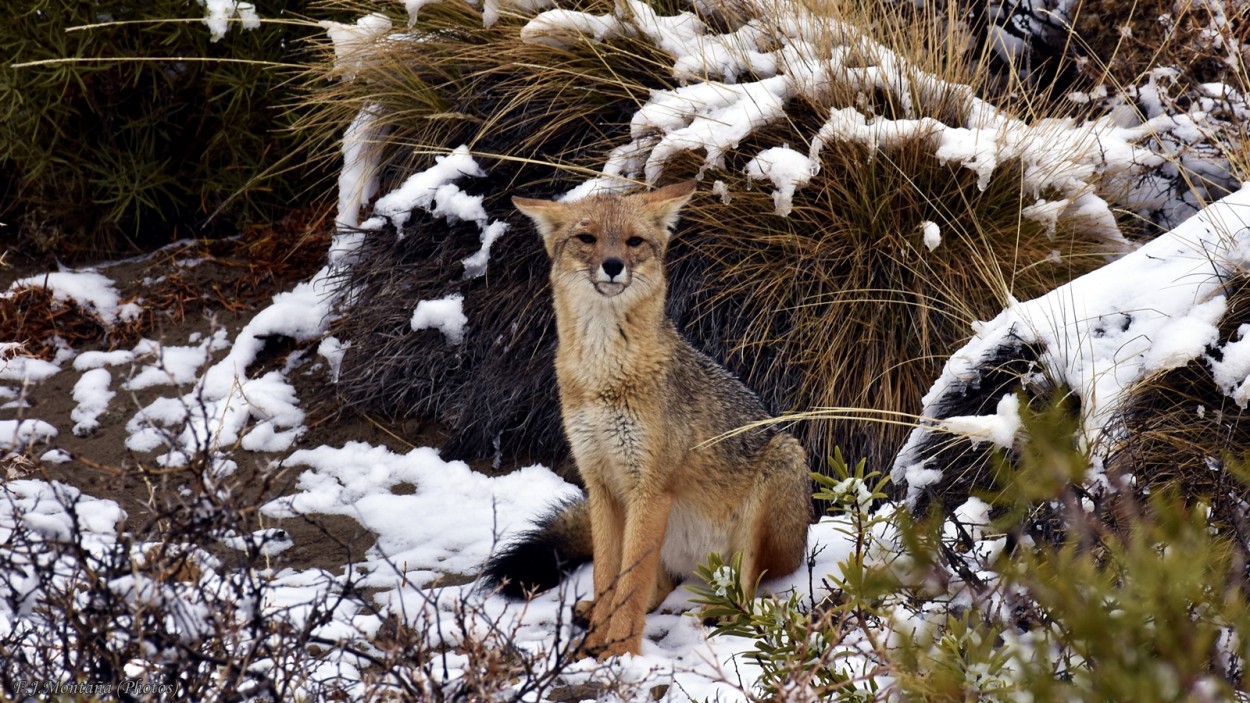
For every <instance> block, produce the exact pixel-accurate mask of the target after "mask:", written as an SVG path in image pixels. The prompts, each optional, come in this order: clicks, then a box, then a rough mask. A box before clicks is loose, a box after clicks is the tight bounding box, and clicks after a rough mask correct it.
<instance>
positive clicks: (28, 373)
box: [0, 356, 61, 383]
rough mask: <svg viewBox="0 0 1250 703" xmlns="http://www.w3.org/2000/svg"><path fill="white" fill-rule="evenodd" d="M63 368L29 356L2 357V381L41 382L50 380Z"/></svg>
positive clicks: (0, 378) (0, 379)
mask: <svg viewBox="0 0 1250 703" xmlns="http://www.w3.org/2000/svg"><path fill="white" fill-rule="evenodd" d="M60 370H61V368H60V367H59V366H57V365H56V364H54V363H52V362H50V361H44V360H43V359H36V358H34V357H29V356H15V357H11V358H8V359H0V381H18V382H20V383H41V382H43V381H46V380H48V379H49V378H51V377H52V376H53V375H55V374H56V373H57V372H59V371H60Z"/></svg>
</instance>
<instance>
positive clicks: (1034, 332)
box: [893, 185, 1250, 499]
mask: <svg viewBox="0 0 1250 703" xmlns="http://www.w3.org/2000/svg"><path fill="white" fill-rule="evenodd" d="M1248 265H1250V185H1247V186H1246V187H1243V188H1242V189H1241V190H1240V191H1238V192H1236V193H1233V194H1232V195H1229V196H1228V197H1226V198H1224V199H1222V200H1220V201H1219V202H1217V203H1214V204H1212V205H1210V206H1208V207H1207V208H1206V209H1204V210H1203V211H1202V212H1200V213H1199V214H1198V215H1196V216H1195V217H1193V218H1190V219H1189V220H1186V221H1185V222H1184V223H1182V224H1181V225H1179V226H1177V227H1176V228H1174V229H1172V230H1171V231H1169V232H1167V233H1166V234H1163V235H1161V236H1159V237H1158V238H1156V239H1154V240H1152V241H1150V242H1148V243H1146V244H1144V245H1142V246H1141V247H1139V248H1138V249H1137V250H1135V251H1133V252H1131V253H1129V254H1127V255H1125V256H1124V257H1122V258H1120V259H1118V260H1116V261H1113V262H1111V263H1109V264H1107V265H1105V266H1103V267H1102V268H1100V269H1097V270H1095V271H1093V272H1091V273H1088V274H1086V275H1084V276H1082V277H1080V278H1078V279H1076V280H1074V281H1072V282H1070V283H1068V284H1067V285H1064V286H1061V287H1059V288H1056V289H1055V290H1053V291H1051V292H1050V293H1048V294H1046V295H1044V296H1042V297H1040V298H1037V299H1035V300H1031V301H1028V302H1024V303H1019V302H1013V303H1012V304H1011V305H1010V306H1009V307H1008V308H1007V309H1006V310H1004V311H1003V312H1002V313H1001V314H999V315H998V317H996V318H995V319H994V320H992V321H990V322H988V323H983V324H981V325H979V326H977V327H976V329H975V330H974V331H975V333H976V334H975V336H974V337H973V339H972V340H971V341H970V342H969V343H968V344H967V345H965V346H964V347H963V348H962V349H960V350H959V351H957V352H956V353H955V354H953V355H952V356H951V358H950V359H949V360H948V361H947V362H946V365H945V367H944V369H943V371H942V374H941V376H940V377H939V378H938V380H937V381H936V382H935V383H934V385H933V387H932V388H931V389H930V390H929V392H928V393H927V394H926V395H925V397H924V398H923V399H922V403H923V404H924V406H925V411H924V414H925V416H926V417H930V418H932V417H933V414H932V413H933V412H934V410H933V408H934V407H935V404H936V403H937V402H938V401H939V400H940V399H942V398H943V397H944V395H945V394H946V393H947V392H948V391H950V390H951V389H952V388H956V387H959V386H960V384H964V383H969V382H972V383H975V381H976V379H977V378H978V376H979V371H978V364H979V362H980V360H982V359H985V358H988V357H989V356H991V355H992V353H993V352H994V350H995V349H997V348H999V347H1001V346H1003V345H1005V344H1007V343H1008V342H1009V340H1019V341H1021V342H1023V343H1025V344H1031V345H1036V346H1039V347H1040V348H1041V350H1042V353H1041V359H1040V363H1041V365H1042V367H1043V371H1044V374H1045V375H1046V377H1047V378H1052V379H1054V380H1055V381H1056V382H1058V383H1060V384H1064V385H1066V386H1067V387H1069V388H1071V389H1072V390H1073V391H1074V392H1075V393H1076V394H1077V395H1078V396H1079V397H1080V400H1081V428H1082V430H1081V437H1080V439H1081V444H1082V446H1083V447H1084V448H1086V449H1087V450H1089V451H1091V452H1092V453H1093V455H1094V456H1095V457H1097V456H1102V455H1103V454H1104V453H1106V452H1108V451H1110V450H1111V449H1112V448H1113V447H1114V446H1115V444H1116V441H1117V438H1116V436H1115V435H1114V431H1113V430H1109V428H1111V427H1113V425H1112V424H1111V423H1110V421H1111V419H1112V418H1113V417H1114V415H1115V413H1116V412H1117V410H1118V409H1119V407H1120V401H1121V400H1122V399H1123V397H1124V394H1125V392H1126V391H1127V390H1128V389H1129V388H1131V387H1132V386H1133V385H1134V384H1135V383H1137V382H1138V381H1139V380H1141V379H1142V378H1144V377H1145V376H1146V375H1147V374H1150V373H1152V372H1156V371H1162V370H1166V369H1170V368H1176V367H1177V366H1180V365H1183V364H1185V363H1188V362H1190V361H1192V360H1194V359H1199V358H1202V357H1203V355H1204V353H1205V351H1206V350H1207V348H1208V347H1210V346H1211V345H1213V344H1214V343H1215V342H1216V341H1217V325H1218V323H1219V321H1220V320H1221V319H1222V317H1223V315H1224V313H1225V310H1226V301H1225V299H1224V293H1223V288H1222V284H1223V281H1225V280H1226V279H1227V278H1228V277H1229V276H1231V275H1233V274H1235V273H1237V272H1239V271H1243V270H1245V268H1246V267H1247V266H1248ZM1246 353H1250V347H1248V346H1247V345H1246V344H1244V342H1233V343H1232V344H1229V345H1228V346H1227V347H1226V352H1224V353H1223V354H1222V358H1223V359H1224V360H1223V361H1215V360H1214V359H1206V362H1207V363H1209V364H1210V365H1211V367H1212V369H1213V371H1214V373H1215V377H1216V381H1217V383H1218V384H1220V385H1221V387H1222V388H1224V389H1225V392H1227V393H1229V394H1230V395H1231V396H1232V397H1233V399H1234V400H1237V401H1238V402H1240V403H1244V402H1247V401H1250V388H1245V383H1246V378H1247V372H1250V359H1247V358H1246V357H1245V356H1244V354H1246ZM1243 389H1244V390H1243ZM1239 394H1240V395H1239ZM1003 400H1004V402H1006V401H1007V399H1006V398H1004V399H1003ZM1009 410H1010V408H1004V407H1003V405H1002V403H1000V405H999V410H998V413H997V414H996V415H995V416H989V417H985V418H981V419H980V420H976V421H974V420H971V419H968V418H947V419H945V420H942V421H940V424H941V425H942V426H943V427H944V428H946V429H950V427H951V425H950V423H951V421H952V420H954V421H955V424H956V426H957V427H961V428H962V429H964V430H968V431H969V432H970V433H971V434H973V435H974V436H976V437H979V438H980V439H983V440H985V439H988V440H990V441H994V442H995V444H997V445H999V446H1009V444H1007V443H1006V442H1005V441H1004V440H1006V439H1007V430H1008V429H1010V427H1011V426H1012V424H1013V423H1014V422H1016V420H1013V419H1012V417H1011V416H1012V415H1013V414H1014V413H1012V412H1008V411H1009ZM976 423H981V428H980V429H979V430H978V429H977V428H976V427H975V426H974V425H975V424H976ZM931 432H932V430H931V429H928V428H923V427H922V428H921V429H918V430H916V431H915V432H913V433H912V435H911V437H910V439H909V440H908V442H907V444H906V445H905V446H904V447H903V449H902V451H901V452H900V453H899V455H898V457H897V458H896V459H895V462H894V471H893V477H894V480H895V481H896V482H898V483H900V484H902V483H905V482H907V481H908V480H909V479H910V478H919V479H920V480H921V482H922V483H923V484H926V485H927V483H928V482H930V481H931V479H932V475H931V474H926V473H921V472H922V471H923V470H926V469H929V468H932V467H926V466H925V460H924V458H923V457H921V456H919V455H918V454H917V453H916V452H917V451H918V450H919V447H920V446H921V445H922V443H923V441H924V439H925V438H926V437H927V435H928V434H930V433H931ZM1095 463H1097V462H1095ZM918 495H919V487H918V486H915V485H911V486H909V488H908V496H909V498H910V499H914V498H915V497H916V496H918Z"/></svg>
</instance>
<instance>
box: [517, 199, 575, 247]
mask: <svg viewBox="0 0 1250 703" xmlns="http://www.w3.org/2000/svg"><path fill="white" fill-rule="evenodd" d="M512 204H513V205H515V206H516V209H518V210H520V211H521V212H522V213H523V214H524V215H525V216H526V217H528V218H530V219H531V220H533V221H534V226H535V227H537V228H538V233H539V234H541V235H542V238H543V241H544V242H546V241H547V239H548V238H549V237H550V236H551V235H552V234H553V233H554V232H555V231H556V230H558V229H560V227H561V226H562V225H563V224H564V221H565V219H566V217H565V216H566V214H567V213H568V211H569V209H568V206H567V205H564V204H563V203H557V202H555V201H553V200H538V199H536V198H521V197H513V198H512ZM548 249H550V247H548Z"/></svg>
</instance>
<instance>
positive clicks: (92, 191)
mask: <svg viewBox="0 0 1250 703" xmlns="http://www.w3.org/2000/svg"><path fill="white" fill-rule="evenodd" d="M309 4H310V3H309V2H308V0H273V1H272V2H259V3H257V13H258V14H259V15H260V17H261V18H262V24H261V26H260V27H259V28H257V29H251V30H244V29H242V28H241V27H240V26H239V23H238V22H237V21H236V22H232V23H231V30H230V31H229V32H228V33H227V34H226V35H225V36H224V37H222V38H221V39H220V40H219V41H216V42H214V41H212V40H211V35H210V32H209V29H208V28H207V27H206V26H205V25H204V23H203V22H202V21H200V20H201V18H203V16H204V9H203V7H201V5H200V4H198V3H196V2H193V1H191V0H154V1H152V2H143V3H139V2H134V0H90V1H86V0H14V2H13V3H10V5H9V6H8V7H7V10H8V12H7V13H6V14H7V17H6V21H5V22H3V23H0V46H4V47H5V58H4V61H3V64H2V65H0V222H4V223H5V224H6V225H7V229H6V239H8V240H9V242H10V243H16V247H17V248H19V249H21V250H25V251H27V252H28V253H39V254H46V253H51V254H55V255H57V256H60V257H63V258H64V257H74V256H76V255H81V254H86V253H95V254H107V253H113V252H121V251H126V250H132V249H135V248H149V247H152V246H155V245H159V244H161V243H164V242H168V241H170V240H171V239H173V238H176V237H180V236H181V237H185V236H188V235H190V234H193V233H195V234H200V233H203V232H205V231H208V232H213V231H220V230H225V229H227V228H228V227H229V226H231V225H235V226H237V225H239V224H242V223H244V222H246V221H248V220H249V219H253V218H273V216H274V214H275V213H278V212H285V211H286V210H287V209H289V208H290V207H291V205H292V204H293V203H294V202H295V201H296V200H297V198H298V197H299V196H300V195H301V194H305V190H306V187H307V185H308V184H309V183H310V182H311V181H310V180H309V179H310V175H311V174H308V173H305V172H304V171H303V169H301V167H300V157H299V155H300V153H301V150H302V145H303V143H304V141H305V139H306V137H305V136H303V135H301V134H299V133H296V132H292V131H287V130H286V128H287V127H288V125H289V124H290V122H291V117H290V115H289V114H288V112H287V111H286V110H284V109H283V107H284V105H287V104H290V103H292V102H294V99H295V91H296V88H295V86H294V84H292V83H289V80H290V78H291V77H293V76H294V75H295V69H294V67H289V68H288V66H289V65H290V64H292V63H293V60H294V59H295V58H296V57H297V53H298V49H299V47H300V46H301V44H302V42H303V40H304V38H306V37H308V36H310V35H311V34H312V33H313V32H314V31H320V30H319V29H317V28H316V26H315V25H313V24H311V23H308V22H304V21H300V16H301V15H302V14H303V13H304V10H305V7H306V6H308V5H309ZM92 25H98V26H92ZM36 62H48V63H36ZM32 63H33V64H35V65H24V66H23V65H22V64H32ZM275 219H276V218H275ZM233 229H235V231H237V227H235V228H233ZM14 231H16V232H17V235H16V237H14V235H13V233H14Z"/></svg>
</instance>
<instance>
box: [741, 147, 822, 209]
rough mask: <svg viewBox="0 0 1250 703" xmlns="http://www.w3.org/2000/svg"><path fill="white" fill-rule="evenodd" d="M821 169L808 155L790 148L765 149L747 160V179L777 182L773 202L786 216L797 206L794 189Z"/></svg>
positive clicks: (774, 183) (800, 186) (801, 185)
mask: <svg viewBox="0 0 1250 703" xmlns="http://www.w3.org/2000/svg"><path fill="white" fill-rule="evenodd" d="M817 170H818V169H817V168H816V165H815V164H813V163H812V160H811V159H809V158H807V156H806V155H804V154H800V153H799V152H797V151H795V150H793V149H791V148H789V147H773V148H771V149H765V150H764V151H761V152H760V153H759V155H758V156H756V157H755V158H754V159H751V160H750V162H748V163H747V167H746V172H747V178H749V179H751V180H753V181H763V180H768V181H772V183H773V189H774V190H773V204H774V207H775V211H776V213H777V214H778V215H780V216H782V217H786V216H788V215H789V214H790V211H791V210H793V209H794V191H795V189H797V188H802V187H803V186H805V185H807V184H808V182H809V181H811V180H812V176H813V175H814V174H815V173H816V171H817Z"/></svg>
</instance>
